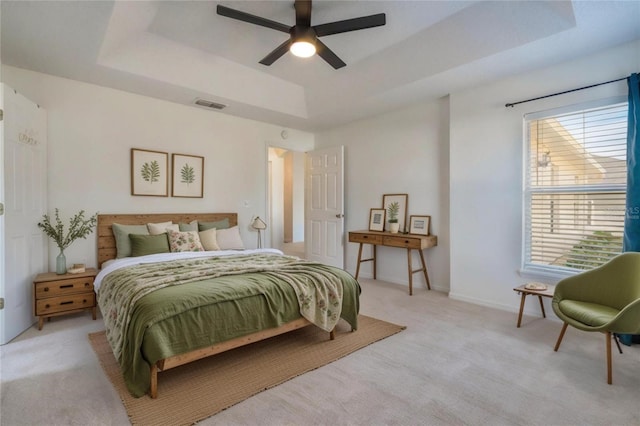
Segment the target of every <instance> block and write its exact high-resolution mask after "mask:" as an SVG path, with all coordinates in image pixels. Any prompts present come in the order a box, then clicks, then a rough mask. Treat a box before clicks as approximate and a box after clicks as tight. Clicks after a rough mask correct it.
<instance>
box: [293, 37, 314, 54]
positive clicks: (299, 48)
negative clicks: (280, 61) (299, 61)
mask: <svg viewBox="0 0 640 426" xmlns="http://www.w3.org/2000/svg"><path fill="white" fill-rule="evenodd" d="M289 51H290V52H291V53H293V54H294V55H295V56H297V57H299V58H310V57H311V56H313V55H315V54H316V46H315V45H314V44H313V43H311V42H309V41H307V40H298V41H295V42H293V43H291V47H290V48H289Z"/></svg>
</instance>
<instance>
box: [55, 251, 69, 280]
mask: <svg viewBox="0 0 640 426" xmlns="http://www.w3.org/2000/svg"><path fill="white" fill-rule="evenodd" d="M66 273H67V258H66V257H65V255H64V251H62V250H60V254H59V255H58V257H56V274H58V275H64V274H66Z"/></svg>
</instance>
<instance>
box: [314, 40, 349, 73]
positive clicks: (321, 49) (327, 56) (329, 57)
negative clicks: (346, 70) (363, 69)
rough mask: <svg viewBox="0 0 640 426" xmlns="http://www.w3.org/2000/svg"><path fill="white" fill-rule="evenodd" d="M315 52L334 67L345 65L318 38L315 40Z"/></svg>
mask: <svg viewBox="0 0 640 426" xmlns="http://www.w3.org/2000/svg"><path fill="white" fill-rule="evenodd" d="M316 53H317V54H318V55H319V56H320V57H321V58H322V59H324V60H325V61H327V62H328V63H329V65H331V66H332V67H333V68H335V69H339V68H342V67H344V66H346V65H347V64H345V63H344V62H343V61H342V59H340V58H338V55H336V54H335V53H333V51H332V50H331V49H329V48H328V47H327V45H326V44H324V43H323V42H321V41H320V40H316Z"/></svg>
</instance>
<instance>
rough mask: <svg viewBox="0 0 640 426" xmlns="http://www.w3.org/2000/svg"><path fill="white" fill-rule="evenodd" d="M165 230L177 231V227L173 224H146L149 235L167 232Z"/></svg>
mask: <svg viewBox="0 0 640 426" xmlns="http://www.w3.org/2000/svg"><path fill="white" fill-rule="evenodd" d="M167 229H171V230H172V231H179V230H180V229H179V228H178V225H174V224H173V222H160V223H147V230H148V231H149V235H158V234H163V233H165V232H167Z"/></svg>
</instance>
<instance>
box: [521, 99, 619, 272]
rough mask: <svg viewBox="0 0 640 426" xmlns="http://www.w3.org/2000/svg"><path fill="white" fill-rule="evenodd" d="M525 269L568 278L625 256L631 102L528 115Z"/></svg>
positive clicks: (526, 136) (526, 135)
mask: <svg viewBox="0 0 640 426" xmlns="http://www.w3.org/2000/svg"><path fill="white" fill-rule="evenodd" d="M525 143H526V149H525V153H526V155H525V170H526V175H525V179H524V212H525V215H524V216H525V217H524V222H525V224H524V234H525V235H524V250H523V269H524V271H525V272H527V271H528V272H534V273H535V272H538V273H542V274H548V275H556V276H563V275H564V276H566V275H570V274H573V273H575V272H578V271H580V270H586V269H591V268H594V267H596V266H599V265H601V264H603V263H605V262H606V261H607V260H609V259H610V258H611V257H613V256H615V255H616V254H619V253H620V252H622V233H623V229H624V216H625V197H626V187H627V156H626V151H627V148H626V147H627V103H626V102H622V103H615V104H612V103H609V104H608V105H605V106H598V107H592V108H588V109H581V110H575V109H574V110H573V111H566V110H565V111H561V112H558V111H555V112H547V113H537V114H535V115H534V114H531V115H527V116H525Z"/></svg>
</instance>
